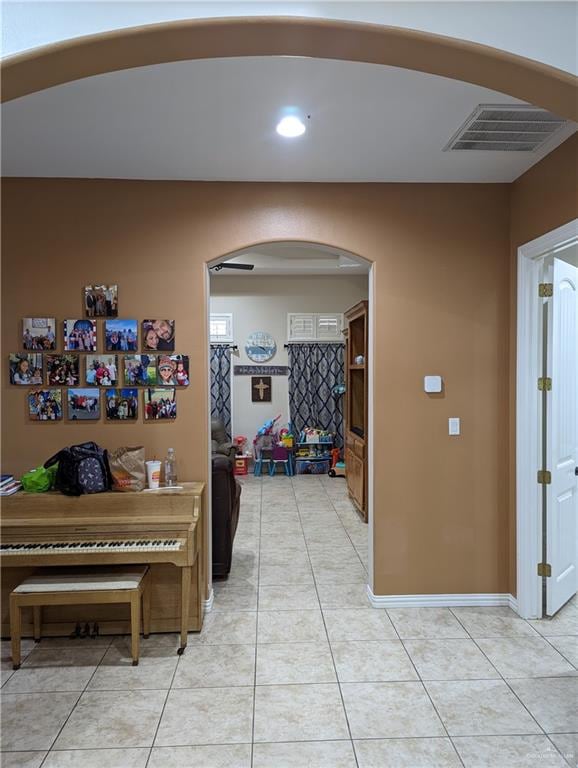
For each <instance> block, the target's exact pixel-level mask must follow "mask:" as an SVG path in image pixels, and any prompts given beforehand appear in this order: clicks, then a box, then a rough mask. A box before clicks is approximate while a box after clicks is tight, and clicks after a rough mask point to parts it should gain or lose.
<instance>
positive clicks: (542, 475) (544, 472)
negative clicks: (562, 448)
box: [538, 469, 552, 485]
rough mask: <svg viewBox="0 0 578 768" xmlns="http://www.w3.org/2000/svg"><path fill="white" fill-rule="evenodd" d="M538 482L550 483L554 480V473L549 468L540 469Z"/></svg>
mask: <svg viewBox="0 0 578 768" xmlns="http://www.w3.org/2000/svg"><path fill="white" fill-rule="evenodd" d="M538 482H539V483H540V485H550V483H551V482H552V473H551V472H550V470H549V469H539V470H538Z"/></svg>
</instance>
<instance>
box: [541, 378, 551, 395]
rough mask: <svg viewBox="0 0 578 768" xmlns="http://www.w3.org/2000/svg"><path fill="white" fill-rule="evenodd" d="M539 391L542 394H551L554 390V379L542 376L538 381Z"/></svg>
mask: <svg viewBox="0 0 578 768" xmlns="http://www.w3.org/2000/svg"><path fill="white" fill-rule="evenodd" d="M538 389H539V390H540V392H550V391H551V389H552V379H551V378H550V377H549V376H540V378H539V379H538Z"/></svg>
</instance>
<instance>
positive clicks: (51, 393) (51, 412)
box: [28, 389, 62, 421]
mask: <svg viewBox="0 0 578 768" xmlns="http://www.w3.org/2000/svg"><path fill="white" fill-rule="evenodd" d="M28 415H29V417H30V420H31V421H60V420H61V419H62V391H61V390H60V389H35V390H32V391H31V392H29V393H28Z"/></svg>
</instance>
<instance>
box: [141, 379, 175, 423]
mask: <svg viewBox="0 0 578 768" xmlns="http://www.w3.org/2000/svg"><path fill="white" fill-rule="evenodd" d="M144 417H145V421H159V420H161V419H164V420H167V419H176V418H177V391H176V389H175V388H174V387H167V388H156V387H155V388H149V389H145V391H144Z"/></svg>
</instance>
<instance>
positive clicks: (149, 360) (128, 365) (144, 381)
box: [124, 355, 157, 387]
mask: <svg viewBox="0 0 578 768" xmlns="http://www.w3.org/2000/svg"><path fill="white" fill-rule="evenodd" d="M124 383H125V384H126V386H127V387H150V386H154V385H155V384H156V383H157V356H156V355H125V356H124Z"/></svg>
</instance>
